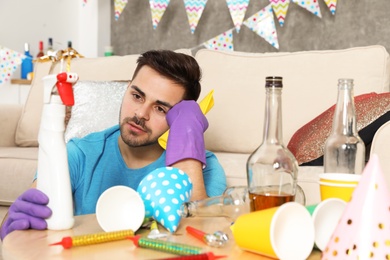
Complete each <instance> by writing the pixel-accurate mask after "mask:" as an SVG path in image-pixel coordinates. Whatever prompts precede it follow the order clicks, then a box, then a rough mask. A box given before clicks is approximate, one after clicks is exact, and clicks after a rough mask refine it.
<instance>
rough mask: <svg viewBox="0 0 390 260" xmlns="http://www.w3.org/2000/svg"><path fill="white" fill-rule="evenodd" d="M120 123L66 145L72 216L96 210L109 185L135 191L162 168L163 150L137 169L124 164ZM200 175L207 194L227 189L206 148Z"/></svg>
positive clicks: (215, 163)
mask: <svg viewBox="0 0 390 260" xmlns="http://www.w3.org/2000/svg"><path fill="white" fill-rule="evenodd" d="M119 135H120V130H119V125H117V126H114V127H111V128H108V129H107V130H104V131H102V132H97V133H92V134H89V135H87V136H86V137H84V138H74V139H72V140H70V141H69V142H68V144H67V149H68V160H69V172H70V178H71V184H72V193H73V202H74V209H75V215H82V214H91V213H95V208H96V203H97V201H98V199H99V197H100V195H101V194H102V193H103V192H104V191H105V190H107V189H108V188H110V187H113V186H116V185H125V186H128V187H130V188H132V189H134V190H137V188H138V185H139V183H140V182H141V180H142V179H143V178H144V177H145V176H146V175H147V174H148V173H150V172H151V171H153V170H155V169H157V168H159V167H165V151H164V152H163V153H162V155H161V156H160V158H158V159H157V160H156V161H154V162H153V163H151V164H149V165H147V166H145V167H143V168H139V169H130V168H128V167H127V165H126V163H125V161H124V160H123V158H122V155H121V153H120V151H119V146H118V137H119ZM206 164H207V166H206V167H205V169H203V178H204V183H205V187H206V192H207V195H208V196H210V197H211V196H218V195H221V194H222V193H223V191H224V190H225V188H226V177H225V172H224V170H223V168H222V166H221V165H220V164H219V162H218V160H217V158H216V156H215V155H214V154H213V153H212V152H210V151H206Z"/></svg>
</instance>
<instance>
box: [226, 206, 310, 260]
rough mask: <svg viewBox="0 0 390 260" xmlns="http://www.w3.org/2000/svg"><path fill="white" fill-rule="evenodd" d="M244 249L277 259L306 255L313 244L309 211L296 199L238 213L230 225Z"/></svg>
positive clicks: (305, 257) (300, 257)
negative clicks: (249, 211)
mask: <svg viewBox="0 0 390 260" xmlns="http://www.w3.org/2000/svg"><path fill="white" fill-rule="evenodd" d="M231 229H232V232H233V236H234V239H235V241H236V244H237V245H238V246H239V247H240V248H241V249H243V250H247V251H251V252H254V253H257V254H261V255H265V256H268V257H272V258H279V259H288V260H295V259H299V260H302V259H307V257H308V256H309V255H310V253H311V251H312V249H313V245H314V225H313V222H312V219H311V216H310V213H309V212H308V211H307V210H306V208H305V207H304V206H303V205H301V204H299V203H297V202H288V203H285V204H283V205H281V206H280V207H274V208H269V209H264V210H259V211H255V212H251V213H248V214H244V215H241V216H239V217H238V218H237V220H236V221H235V222H234V224H233V225H232V226H231Z"/></svg>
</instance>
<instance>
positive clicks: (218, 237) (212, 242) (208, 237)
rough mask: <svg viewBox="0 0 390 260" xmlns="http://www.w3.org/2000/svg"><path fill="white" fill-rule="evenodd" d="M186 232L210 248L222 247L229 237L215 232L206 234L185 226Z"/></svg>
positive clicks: (220, 232)
mask: <svg viewBox="0 0 390 260" xmlns="http://www.w3.org/2000/svg"><path fill="white" fill-rule="evenodd" d="M186 230H187V232H188V233H190V234H191V235H192V236H194V237H195V238H197V239H199V240H200V241H202V242H204V243H206V244H207V245H209V246H212V247H222V246H224V245H225V244H226V242H227V241H229V237H228V236H227V235H226V234H225V233H223V232H222V231H216V232H215V233H214V234H207V233H205V232H203V231H201V230H198V229H196V228H194V227H191V226H187V227H186Z"/></svg>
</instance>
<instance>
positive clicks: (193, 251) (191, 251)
mask: <svg viewBox="0 0 390 260" xmlns="http://www.w3.org/2000/svg"><path fill="white" fill-rule="evenodd" d="M128 239H129V240H132V241H133V243H134V245H135V246H136V247H141V248H148V249H153V250H157V251H161V252H166V253H170V254H174V255H199V254H203V253H204V252H203V248H201V247H196V246H190V245H186V244H181V243H176V242H169V241H163V240H158V239H150V238H144V237H141V236H139V235H138V236H132V237H128Z"/></svg>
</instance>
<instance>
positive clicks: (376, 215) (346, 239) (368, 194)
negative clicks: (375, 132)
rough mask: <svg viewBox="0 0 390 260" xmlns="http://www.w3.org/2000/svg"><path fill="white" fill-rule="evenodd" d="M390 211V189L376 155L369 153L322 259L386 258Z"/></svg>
mask: <svg viewBox="0 0 390 260" xmlns="http://www.w3.org/2000/svg"><path fill="white" fill-rule="evenodd" d="M386 174H387V173H386ZM389 209H390V192H389V187H388V186H387V182H386V180H385V176H384V174H383V172H382V169H381V167H380V165H379V158H378V155H376V154H371V156H370V160H369V161H368V163H367V165H366V167H365V168H364V171H363V173H362V177H361V179H360V181H359V184H358V185H357V187H356V188H355V190H354V192H353V193H352V198H351V200H350V201H349V202H348V204H347V206H346V208H345V210H344V212H343V214H342V216H341V218H340V221H339V222H338V224H337V226H336V228H335V230H334V232H333V234H332V236H331V238H330V240H329V241H328V245H327V247H326V248H325V250H324V251H323V252H322V259H324V260H325V259H332V260H337V259H340V260H348V259H389V258H390V210H389Z"/></svg>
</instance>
